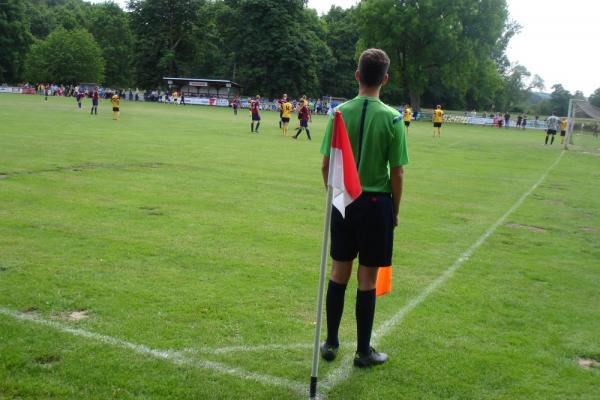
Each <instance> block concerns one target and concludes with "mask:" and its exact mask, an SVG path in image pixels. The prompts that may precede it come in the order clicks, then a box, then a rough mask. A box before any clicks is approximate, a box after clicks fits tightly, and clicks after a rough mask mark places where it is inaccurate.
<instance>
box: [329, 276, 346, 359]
mask: <svg viewBox="0 0 600 400" xmlns="http://www.w3.org/2000/svg"><path fill="white" fill-rule="evenodd" d="M346 286H348V285H344V284H341V283H336V282H334V281H332V280H330V281H329V287H328V288H327V300H326V309H327V343H328V344H329V345H331V346H333V347H338V346H339V345H340V342H339V340H338V331H339V329H340V322H341V321H342V314H343V313H344V297H345V295H346Z"/></svg>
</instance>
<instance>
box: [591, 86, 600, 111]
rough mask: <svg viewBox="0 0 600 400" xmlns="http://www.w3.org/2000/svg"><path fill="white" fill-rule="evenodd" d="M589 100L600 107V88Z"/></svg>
mask: <svg viewBox="0 0 600 400" xmlns="http://www.w3.org/2000/svg"><path fill="white" fill-rule="evenodd" d="M589 102H590V103H591V104H592V105H593V106H596V107H600V88H598V89H596V90H595V91H594V93H592V95H591V96H590V98H589Z"/></svg>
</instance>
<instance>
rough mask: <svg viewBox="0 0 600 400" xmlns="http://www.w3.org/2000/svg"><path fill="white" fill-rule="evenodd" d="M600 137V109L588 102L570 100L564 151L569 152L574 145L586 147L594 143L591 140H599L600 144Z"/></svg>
mask: <svg viewBox="0 0 600 400" xmlns="http://www.w3.org/2000/svg"><path fill="white" fill-rule="evenodd" d="M599 135H600V108H598V107H595V106H593V105H592V104H590V103H589V102H588V101H586V100H580V99H570V100H569V111H568V113H567V132H566V137H565V142H564V149H565V150H568V149H569V146H573V145H578V146H580V145H582V146H586V145H588V144H590V143H592V142H590V140H598V143H600V140H599ZM576 136H577V139H575V137H576Z"/></svg>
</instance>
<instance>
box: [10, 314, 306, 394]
mask: <svg viewBox="0 0 600 400" xmlns="http://www.w3.org/2000/svg"><path fill="white" fill-rule="evenodd" d="M0 314H3V315H6V316H8V317H12V318H14V319H16V320H19V321H29V322H34V323H36V324H40V325H44V326H47V327H50V328H53V329H56V330H57V331H60V332H64V333H69V334H71V335H74V336H79V337H84V338H87V339H92V340H96V341H98V342H101V343H104V344H108V345H111V346H115V347H120V348H122V349H127V350H131V351H133V352H135V353H138V354H142V355H146V356H151V357H154V358H158V359H162V360H166V361H170V362H171V363H173V364H176V365H186V366H194V367H198V368H203V369H207V370H211V371H214V372H217V373H220V374H224V375H231V376H235V377H237V378H241V379H246V380H251V381H256V382H259V383H262V384H265V385H270V386H281V387H284V388H286V389H289V390H292V391H294V392H296V393H298V394H300V395H302V396H304V395H307V394H308V391H307V390H308V384H306V385H303V384H300V383H299V382H296V381H292V380H289V379H285V378H280V377H276V376H272V375H266V374H259V373H256V372H250V371H245V370H243V369H241V368H236V367H230V366H228V365H225V364H222V363H219V362H215V361H208V360H200V359H193V358H190V357H186V356H185V355H183V354H181V353H180V352H176V351H172V350H157V349H152V348H150V347H147V346H144V345H141V344H135V343H131V342H127V341H125V340H121V339H117V338H114V337H112V336H106V335H101V334H99V333H94V332H89V331H86V330H83V329H79V328H72V327H70V326H68V325H63V324H61V323H59V322H56V321H50V320H46V319H43V318H40V317H38V316H36V315H35V314H31V313H21V312H18V311H13V310H9V309H7V308H4V307H0Z"/></svg>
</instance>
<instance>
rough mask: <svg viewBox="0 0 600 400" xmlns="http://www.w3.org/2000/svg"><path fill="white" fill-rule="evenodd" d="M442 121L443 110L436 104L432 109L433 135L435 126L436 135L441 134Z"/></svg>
mask: <svg viewBox="0 0 600 400" xmlns="http://www.w3.org/2000/svg"><path fill="white" fill-rule="evenodd" d="M442 122H444V111H443V110H442V106H441V105H439V104H438V106H437V107H436V108H435V110H433V137H435V128H437V132H438V137H441V136H442Z"/></svg>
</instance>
